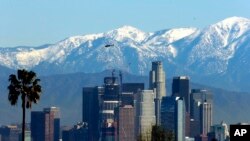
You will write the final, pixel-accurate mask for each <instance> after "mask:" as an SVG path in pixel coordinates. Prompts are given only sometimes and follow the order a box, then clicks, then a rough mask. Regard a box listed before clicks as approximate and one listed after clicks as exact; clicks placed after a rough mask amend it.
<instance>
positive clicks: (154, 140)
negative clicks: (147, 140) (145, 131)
mask: <svg viewBox="0 0 250 141" xmlns="http://www.w3.org/2000/svg"><path fill="white" fill-rule="evenodd" d="M151 141H174V135H173V132H171V131H166V130H165V129H164V128H163V127H162V126H157V125H154V126H153V127H152V132H151Z"/></svg>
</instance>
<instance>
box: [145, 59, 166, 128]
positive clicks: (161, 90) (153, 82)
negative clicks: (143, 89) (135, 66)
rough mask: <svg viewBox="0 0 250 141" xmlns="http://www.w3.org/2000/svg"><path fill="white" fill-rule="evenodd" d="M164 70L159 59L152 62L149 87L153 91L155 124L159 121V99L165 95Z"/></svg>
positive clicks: (158, 123)
mask: <svg viewBox="0 0 250 141" xmlns="http://www.w3.org/2000/svg"><path fill="white" fill-rule="evenodd" d="M165 79H166V76H165V72H164V70H163V64H162V62H161V61H156V62H152V70H151V71H150V73H149V89H151V90H153V91H154V93H155V99H154V101H155V116H156V125H160V123H161V121H160V119H161V100H162V97H164V96H166V83H165Z"/></svg>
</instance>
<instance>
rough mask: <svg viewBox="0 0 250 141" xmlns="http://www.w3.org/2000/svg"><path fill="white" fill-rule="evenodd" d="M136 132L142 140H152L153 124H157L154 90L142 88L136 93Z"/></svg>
mask: <svg viewBox="0 0 250 141" xmlns="http://www.w3.org/2000/svg"><path fill="white" fill-rule="evenodd" d="M135 106H136V118H135V128H136V129H135V133H136V136H137V137H139V138H140V139H141V140H145V141H149V140H151V131H152V126H153V125H155V121H156V120H155V108H154V92H153V90H142V91H139V92H138V93H137V95H136V105H135Z"/></svg>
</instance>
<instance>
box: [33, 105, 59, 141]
mask: <svg viewBox="0 0 250 141" xmlns="http://www.w3.org/2000/svg"><path fill="white" fill-rule="evenodd" d="M59 135H60V110H59V108H57V107H50V108H44V110H43V111H33V112H31V138H32V141H59Z"/></svg>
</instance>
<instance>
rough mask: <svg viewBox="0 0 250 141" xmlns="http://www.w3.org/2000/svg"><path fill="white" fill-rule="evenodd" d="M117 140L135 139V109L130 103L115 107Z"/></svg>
mask: <svg viewBox="0 0 250 141" xmlns="http://www.w3.org/2000/svg"><path fill="white" fill-rule="evenodd" d="M117 110H118V111H117V123H118V130H117V136H118V141H135V140H136V137H135V130H134V129H135V111H134V110H135V109H134V107H132V105H124V106H121V107H119V108H117Z"/></svg>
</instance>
